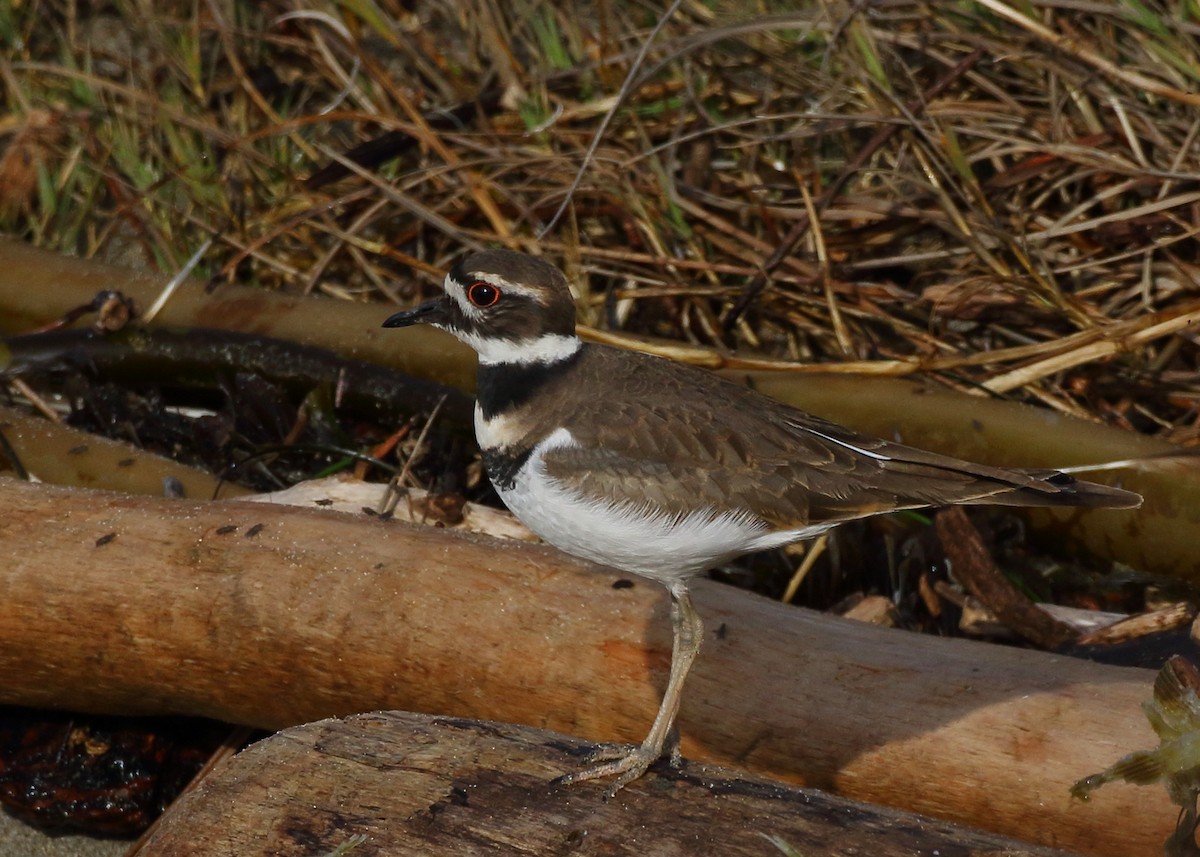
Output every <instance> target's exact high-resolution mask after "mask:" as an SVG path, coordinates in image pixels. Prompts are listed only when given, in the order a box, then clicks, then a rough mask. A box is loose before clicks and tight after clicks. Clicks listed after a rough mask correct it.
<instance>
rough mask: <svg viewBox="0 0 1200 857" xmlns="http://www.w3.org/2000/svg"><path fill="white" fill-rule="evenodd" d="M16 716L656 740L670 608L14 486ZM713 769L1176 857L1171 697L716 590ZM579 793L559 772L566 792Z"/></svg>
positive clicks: (696, 698) (151, 505) (436, 553)
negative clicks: (365, 722)
mask: <svg viewBox="0 0 1200 857" xmlns="http://www.w3.org/2000/svg"><path fill="white" fill-rule="evenodd" d="M0 508H3V509H5V514H4V515H3V516H2V517H0V549H2V550H3V554H2V555H3V556H5V558H6V559H5V561H4V562H3V563H2V564H0V591H3V593H4V598H3V599H0V702H6V703H15V704H23V705H38V706H46V707H63V708H71V709H78V710H88V711H104V712H114V713H131V714H132V713H158V712H182V713H188V714H200V715H207V716H210V717H216V718H220V719H224V720H228V721H231V722H237V723H245V724H250V725H255V726H261V727H266V728H272V729H275V728H281V727H284V726H289V725H293V724H298V723H303V722H307V721H312V720H317V719H319V718H322V717H329V716H337V715H345V714H350V713H355V712H362V711H373V710H381V709H404V710H412V711H423V712H431V713H437V714H443V715H448V716H455V717H470V718H480V719H488V720H499V721H506V722H513V723H524V724H528V725H532V726H538V727H543V728H550V729H554V730H556V731H562V732H567V733H570V734H573V735H578V736H581V737H584V738H587V739H589V740H619V741H639V740H640V739H641V738H642V737H643V736H644V733H645V732H646V730H647V729H648V727H649V724H650V721H651V719H652V718H653V714H654V711H655V709H656V707H657V704H658V700H659V695H660V694H661V692H662V689H663V686H664V683H665V678H666V671H667V667H668V664H669V659H670V629H669V621H668V618H667V604H666V599H665V597H664V593H663V591H662V590H661V588H660V587H659V586H657V585H655V584H650V583H647V582H645V581H642V580H640V579H633V580H632V581H631V582H632V585H625V584H623V583H622V584H621V585H618V581H623V580H626V577H625V576H624V575H621V574H618V573H615V572H612V571H608V570H597V569H596V568H595V567H589V566H585V565H583V564H581V563H579V562H576V561H573V560H571V559H569V558H567V557H565V556H564V555H562V554H561V553H558V552H557V551H554V550H553V549H551V548H548V547H544V546H540V545H529V544H517V543H511V542H501V541H497V540H495V539H490V538H486V537H482V536H472V535H469V534H461V533H449V532H446V531H444V530H438V529H435V528H431V527H418V526H412V525H406V524H401V523H398V522H395V521H387V520H379V519H377V518H370V517H367V516H351V515H345V514H339V513H332V512H321V511H315V510H314V511H309V510H296V509H289V508H280V507H273V506H269V505H264V504H258V503H246V502H236V501H231V502H227V503H226V502H221V503H208V504H203V503H195V502H191V501H184V500H174V501H169V500H160V499H156V498H144V497H128V496H122V495H115V494H107V493H101V492H88V491H80V490H64V489H55V488H49V487H46V486H33V485H28V484H24V483H17V482H13V481H3V480H0ZM695 594H696V602H697V606H698V608H699V610H700V612H701V615H702V616H703V617H704V620H705V622H706V627H707V633H706V638H705V645H704V649H703V651H702V652H701V655H700V658H699V660H698V661H697V664H696V667H695V669H694V671H693V674H692V676H691V678H690V679H689V682H688V686H687V688H686V690H685V693H684V702H683V710H682V714H681V718H680V726H681V732H682V748H683V752H684V754H685V755H686V756H688V757H689V758H696V759H700V760H706V761H713V762H721V763H726V764H732V765H735V766H737V767H740V768H745V769H748V770H751V771H755V772H757V773H760V774H763V775H766V776H770V777H773V778H776V779H782V780H787V781H791V782H803V783H805V784H807V785H810V786H816V787H820V788H824V789H828V790H831V791H836V792H840V793H842V794H844V795H847V796H851V797H854V798H858V799H862V800H868V801H872V802H876V803H881V804H886V805H890V806H897V807H903V808H906V809H910V810H913V811H918V812H923V813H926V814H929V815H933V816H936V817H940V818H943V819H949V820H954V821H958V822H961V823H965V824H970V825H972V826H978V827H983V828H986V829H989V830H993V831H997V832H1001V833H1007V834H1009V835H1014V836H1018V837H1020V838H1025V839H1035V840H1036V841H1038V842H1040V843H1043V844H1048V845H1054V846H1055V847H1065V848H1070V849H1073V850H1077V851H1081V852H1084V853H1091V854H1098V855H1099V854H1104V855H1113V857H1116V855H1122V857H1135V855H1143V854H1144V855H1150V854H1157V853H1158V852H1159V850H1160V844H1161V842H1162V841H1163V840H1164V839H1165V838H1166V836H1167V834H1168V833H1169V832H1170V830H1171V828H1172V826H1173V824H1174V821H1175V815H1176V813H1175V809H1174V808H1173V807H1172V805H1171V804H1170V802H1169V801H1168V799H1167V797H1166V794H1165V793H1164V792H1163V791H1162V790H1160V789H1157V788H1134V787H1127V786H1121V785H1116V786H1110V787H1106V788H1105V789H1104V790H1103V791H1102V792H1100V793H1098V794H1097V795H1096V797H1095V798H1093V800H1091V801H1090V802H1089V803H1086V804H1084V803H1079V802H1077V801H1072V800H1071V798H1070V796H1069V794H1068V789H1069V787H1070V785H1071V783H1073V782H1074V781H1075V780H1076V779H1078V778H1080V777H1082V776H1084V775H1087V774H1090V773H1092V772H1094V771H1097V770H1100V769H1101V768H1103V767H1105V766H1106V765H1108V764H1109V763H1111V762H1112V761H1114V760H1115V759H1117V758H1118V757H1120V756H1121V755H1124V754H1125V753H1128V752H1131V751H1133V750H1135V749H1141V748H1145V747H1148V746H1151V745H1152V744H1153V743H1154V738H1153V733H1152V732H1151V730H1150V728H1149V726H1148V725H1147V724H1146V722H1145V721H1144V719H1143V717H1142V714H1141V711H1140V708H1139V705H1140V703H1141V702H1142V700H1144V699H1147V698H1149V696H1150V693H1151V685H1152V682H1153V678H1154V674H1153V673H1152V672H1149V671H1146V670H1137V669H1127V668H1118V667H1109V666H1102V665H1097V664H1092V663H1087V662H1083V661H1076V660H1071V659H1068V658H1064V657H1055V656H1051V655H1046V654H1042V653H1038V652H1030V651H1021V650H1015V649H1007V648H1002V647H997V646H988V645H984V644H980V643H971V642H968V641H963V640H945V639H938V638H932V637H924V636H919V635H915V634H909V633H905V632H902V631H893V630H887V629H880V628H876V627H868V626H864V625H860V624H857V623H853V622H848V621H844V620H839V619H835V618H830V617H826V616H823V615H819V614H816V613H812V612H810V611H805V610H800V609H795V608H789V607H785V606H782V605H779V604H776V603H773V602H770V601H767V600H765V599H762V598H759V597H757V596H753V595H749V594H746V593H743V592H739V591H736V590H733V589H731V588H729V587H726V586H720V585H717V584H714V583H711V582H708V581H697V582H696V586H695ZM565 772H566V771H565V770H553V771H547V772H546V775H547V777H548V778H549V777H550V776H553V775H557V774H561V773H565Z"/></svg>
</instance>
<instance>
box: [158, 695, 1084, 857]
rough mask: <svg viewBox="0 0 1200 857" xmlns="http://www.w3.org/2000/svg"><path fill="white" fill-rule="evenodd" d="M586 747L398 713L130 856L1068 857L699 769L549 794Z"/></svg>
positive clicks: (283, 766) (220, 789) (210, 801)
mask: <svg viewBox="0 0 1200 857" xmlns="http://www.w3.org/2000/svg"><path fill="white" fill-rule="evenodd" d="M587 746H588V745H584V744H583V743H582V742H579V741H572V740H570V739H567V738H565V737H563V736H561V735H555V734H554V733H550V732H543V731H540V730H535V729H530V728H528V727H519V726H510V725H505V724H500V723H488V722H484V721H476V720H451V719H447V718H430V717H424V716H420V715H414V714H403V713H400V712H386V713H379V714H368V715H360V716H357V717H352V718H349V719H347V720H323V721H321V722H319V723H311V724H309V725H307V726H300V727H297V728H294V729H288V730H286V731H284V732H281V733H279V734H277V735H275V736H273V737H271V738H269V739H267V740H266V741H262V742H260V743H258V744H256V745H254V746H253V747H250V748H249V749H247V750H245V751H244V752H242V753H240V754H239V755H237V756H236V757H234V758H233V759H231V760H229V761H227V762H225V763H224V764H222V765H221V766H220V767H218V768H217V769H216V770H215V771H214V772H213V774H212V775H211V776H210V777H208V778H207V779H205V780H204V781H203V782H202V783H201V784H200V785H199V787H198V788H196V789H195V790H194V791H192V792H191V793H189V794H186V795H184V796H183V797H182V798H181V799H180V800H179V801H178V802H177V803H176V804H175V805H174V806H173V807H172V808H171V809H170V810H169V811H168V813H167V814H166V815H165V816H164V817H163V818H162V820H161V821H160V822H159V824H158V826H157V827H156V828H155V829H154V830H153V831H152V832H151V833H150V835H149V836H148V837H146V839H145V841H144V844H143V845H142V848H141V849H140V850H139V851H137V852H136V853H137V857H191V855H193V854H238V855H241V857H253V855H263V857H266V855H271V857H289V855H295V857H308V855H313V854H329V853H333V852H334V851H335V849H337V848H338V847H339V846H342V847H346V846H350V845H354V844H355V843H356V842H357V841H358V840H359V838H360V837H361V838H362V839H361V843H360V845H359V847H361V848H362V849H363V850H362V853H364V854H404V855H412V857H421V855H428V857H467V855H477V854H478V855H483V854H487V855H495V854H520V855H530V854H605V855H611V857H621V855H627V857H634V855H636V856H637V857H642V855H648V854H649V855H666V854H702V853H705V852H708V853H714V854H720V855H722V857H751V855H754V857H772V855H774V857H780V855H781V854H783V853H785V852H783V851H782V850H781V849H780V847H779V846H778V845H776V844H774V843H773V842H772V841H771V839H774V840H777V841H778V842H780V843H786V845H788V846H790V847H791V848H793V849H795V851H794V852H793V853H797V854H806V855H807V854H870V855H873V857H910V855H913V854H940V855H943V857H968V855H978V854H1001V853H1002V854H1004V855H1006V857H1056V855H1057V857H1066V855H1065V853H1064V852H1062V851H1057V850H1050V849H1045V848H1039V847H1036V846H1030V845H1026V844H1022V843H1020V842H1016V841H1014V840H1012V839H1008V838H1003V837H999V836H996V835H995V834H988V833H983V832H980V831H977V830H971V829H969V828H965V827H960V826H958V825H952V824H948V823H946V822H939V821H934V820H932V819H929V818H923V817H920V816H916V815H911V814H909V813H902V812H897V811H895V810H889V809H883V808H881V807H875V806H870V805H868V804H863V803H858V802H856V801H850V800H846V799H844V798H838V797H834V796H832V795H827V794H823V793H821V792H817V791H811V790H802V789H797V788H787V787H784V786H781V785H779V784H778V783H769V782H766V781H763V780H756V779H750V778H746V777H745V776H744V775H741V774H739V772H736V771H731V770H729V769H725V768H714V767H711V766H704V765H688V766H686V767H685V768H684V769H683V770H681V771H666V772H663V773H661V774H652V775H651V776H649V777H647V778H646V779H643V780H641V781H638V782H635V783H633V784H631V785H630V786H628V787H627V788H626V789H624V790H623V791H622V792H620V794H619V795H618V796H617V798H616V799H615V800H611V801H605V800H602V799H601V797H600V795H601V792H602V790H603V788H604V786H603V785H602V784H600V785H598V784H596V783H584V784H580V785H576V786H568V787H562V786H554V785H551V784H549V782H548V780H549V778H550V777H551V776H552V775H553V774H554V772H556V771H560V770H563V769H564V768H570V767H571V766H572V765H576V764H578V763H579V759H580V757H581V756H582V755H583V754H584V753H585V752H586V749H587ZM768 837H770V839H769V838H768ZM347 853H348V855H351V857H352V855H354V854H357V853H359V851H358V850H357V848H348V849H347Z"/></svg>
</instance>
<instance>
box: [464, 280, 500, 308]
mask: <svg viewBox="0 0 1200 857" xmlns="http://www.w3.org/2000/svg"><path fill="white" fill-rule="evenodd" d="M467 300H469V301H470V302H471V303H472V304H474V305H475V306H477V307H490V306H492V305H493V304H494V303H496V301H498V300H500V290H499V289H498V288H496V287H495V286H493V285H492V284H491V283H479V282H476V283H471V288H469V289H467Z"/></svg>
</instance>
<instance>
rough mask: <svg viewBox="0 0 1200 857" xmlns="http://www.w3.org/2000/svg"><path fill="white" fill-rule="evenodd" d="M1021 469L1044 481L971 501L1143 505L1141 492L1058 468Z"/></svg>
mask: <svg viewBox="0 0 1200 857" xmlns="http://www.w3.org/2000/svg"><path fill="white" fill-rule="evenodd" d="M1018 472H1019V473H1022V474H1023V475H1025V476H1028V477H1030V478H1032V479H1036V480H1037V481H1038V483H1040V484H1037V485H1025V486H1022V487H1020V488H1016V489H1015V490H1012V491H1002V492H999V493H996V494H992V495H990V496H986V497H980V498H979V499H977V500H973V501H967V502H969V503H971V504H972V505H987V506H1079V507H1082V508H1086V509H1136V508H1137V507H1138V506H1140V505H1142V495H1141V494H1135V493H1134V492H1132V491H1126V490H1125V489H1123V488H1113V487H1111V486H1109V485H1099V484H1097V483H1095V482H1084V481H1082V480H1079V479H1076V478H1075V477H1074V476H1071V475H1069V474H1066V473H1060V472H1059V471H1057V470H1021V471H1018Z"/></svg>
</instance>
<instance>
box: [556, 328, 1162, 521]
mask: <svg viewBox="0 0 1200 857" xmlns="http://www.w3.org/2000/svg"><path fill="white" fill-rule="evenodd" d="M612 356H613V354H612V352H611V351H610V350H609V349H604V348H601V347H597V346H589V347H588V349H587V350H586V351H585V353H584V355H582V358H583V359H584V360H585V364H584V366H582V367H581V369H583V370H584V375H585V377H586V376H592V377H604V378H606V380H607V381H608V382H618V389H620V390H621V393H620V398H619V400H617V401H603V400H600V399H594V400H591V401H589V402H588V403H587V404H585V405H584V406H583V407H578V402H576V403H575V405H576V407H575V410H574V411H573V412H571V414H570V416H569V417H568V419H567V421H566V427H567V428H568V429H569V430H571V431H572V434H573V435H574V436H575V437H576V439H577V440H579V441H580V442H581V445H580V446H579V447H571V448H560V449H556V450H553V451H551V452H549V453H548V454H547V455H546V458H545V466H546V469H547V472H548V473H549V474H550V475H551V476H553V477H554V478H555V479H557V480H559V481H561V482H563V483H565V484H567V485H570V486H573V487H575V488H577V489H579V490H581V491H586V492H588V493H593V494H596V495H598V496H602V497H606V498H608V499H609V500H611V501H613V502H617V503H634V504H645V505H647V506H649V507H651V508H655V509H661V510H663V511H666V512H672V513H678V512H684V511H686V510H687V509H694V508H695V506H696V504H703V505H707V506H711V507H712V508H714V509H715V510H718V511H739V512H743V513H750V514H753V515H756V516H758V517H760V518H761V519H763V520H764V521H765V522H766V523H767V524H768V525H769V526H771V527H772V528H776V529H791V528H795V527H801V526H804V525H807V524H815V523H820V522H826V521H846V520H850V519H853V518H859V517H864V516H866V515H870V514H875V513H877V512H883V511H889V510H894V509H905V508H918V507H922V506H943V505H952V504H955V503H986V504H1002V505H1039V506H1055V505H1068V506H1112V507H1127V506H1134V505H1137V504H1138V503H1139V502H1140V498H1139V497H1138V496H1137V495H1136V494H1132V493H1130V492H1126V491H1121V490H1119V489H1115V488H1108V487H1106V486H1101V485H1094V484H1092V483H1088V482H1079V481H1077V480H1075V479H1073V478H1071V477H1070V476H1066V475H1064V474H1061V473H1057V472H1056V471H1051V470H1042V471H1021V470H1005V469H1001V468H993V467H987V466H984V465H976V464H971V463H969V462H965V461H960V460H957V459H954V458H949V457H946V456H941V455H936V454H934V453H929V452H924V451H922V450H918V449H914V448H912V447H907V446H904V445H902V444H896V443H891V442H888V441H885V440H881V439H878V438H870V437H864V436H860V435H857V434H855V433H853V432H851V431H849V430H848V429H845V428H842V427H840V426H838V425H836V424H834V423H830V422H828V421H826V420H822V419H819V418H817V417H813V416H811V415H809V414H806V413H804V412H802V411H798V410H795V409H792V408H789V407H787V406H785V405H781V404H779V403H777V402H775V401H773V400H771V399H768V398H766V397H765V396H762V395H759V394H758V393H755V392H753V391H752V390H749V389H746V388H745V387H740V386H738V385H736V384H732V383H729V382H726V381H723V380H720V379H717V378H715V377H713V376H711V375H709V374H707V373H704V372H703V371H701V370H692V369H687V368H686V367H680V366H678V365H675V364H672V363H668V362H667V361H664V360H659V359H656V358H652V357H639V359H637V360H629V359H628V356H627V355H624V356H622V358H621V359H619V360H613V359H612ZM557 412H558V413H561V412H562V411H557ZM592 433H595V436H596V442H595V443H590V444H589V443H587V442H586V440H585V438H586V437H588V436H591V435H592Z"/></svg>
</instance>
